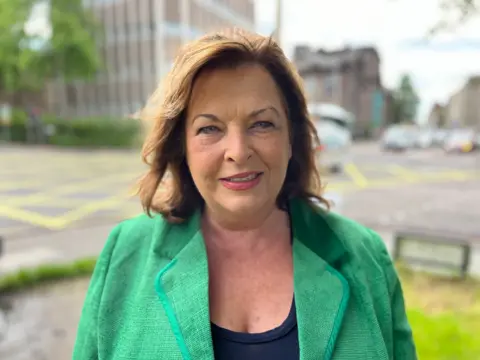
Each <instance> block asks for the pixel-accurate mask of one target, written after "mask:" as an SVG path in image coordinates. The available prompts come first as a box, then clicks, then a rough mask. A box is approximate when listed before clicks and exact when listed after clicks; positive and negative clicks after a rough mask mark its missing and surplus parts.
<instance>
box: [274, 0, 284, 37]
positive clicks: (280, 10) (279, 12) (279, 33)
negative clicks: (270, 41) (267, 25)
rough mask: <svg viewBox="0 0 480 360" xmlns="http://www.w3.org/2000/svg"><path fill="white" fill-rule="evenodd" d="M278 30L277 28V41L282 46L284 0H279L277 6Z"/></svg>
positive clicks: (276, 21) (276, 20) (276, 22)
mask: <svg viewBox="0 0 480 360" xmlns="http://www.w3.org/2000/svg"><path fill="white" fill-rule="evenodd" d="M276 8H277V9H276V10H277V12H276V19H275V24H276V27H277V28H276V30H275V41H276V42H277V44H278V46H280V47H282V25H283V24H282V13H283V3H282V0H277V6H276Z"/></svg>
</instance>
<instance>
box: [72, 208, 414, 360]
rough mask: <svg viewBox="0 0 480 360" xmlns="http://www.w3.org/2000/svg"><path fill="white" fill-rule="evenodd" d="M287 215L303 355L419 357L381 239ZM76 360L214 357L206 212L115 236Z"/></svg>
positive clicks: (336, 223) (307, 214) (327, 221)
mask: <svg viewBox="0 0 480 360" xmlns="http://www.w3.org/2000/svg"><path fill="white" fill-rule="evenodd" d="M290 216H291V221H292V224H293V225H292V227H293V237H294V238H293V260H294V291H295V304H296V311H297V321H298V336H299V344H300V359H301V360H314V359H315V360H317V359H334V360H364V359H365V360H387V359H395V360H400V359H401V360H403V359H405V360H411V359H416V353H415V346H414V343H413V339H412V332H411V328H410V326H409V323H408V321H407V317H406V315H405V307H404V300H403V294H402V289H401V286H400V282H399V279H398V276H397V273H396V272H395V269H394V267H393V265H392V262H391V260H390V257H389V255H388V253H387V251H386V248H385V245H384V243H383V241H382V240H381V239H380V237H379V236H378V235H377V234H376V233H375V232H373V231H372V230H370V229H367V228H365V227H363V226H361V225H359V224H357V223H355V222H353V221H351V220H348V219H346V218H344V217H341V216H339V215H336V214H334V213H329V212H326V211H324V210H320V209H314V208H312V207H311V206H309V205H308V204H307V203H306V202H304V201H301V200H292V201H291V202H290ZM73 359H74V360H93V359H99V360H120V359H121V360H127V359H138V360H160V359H161V360H170V359H172V360H190V359H192V360H210V359H213V347H212V340H211V333H210V317H209V305H208V266H207V254H206V250H205V244H204V241H203V237H202V233H201V231H200V211H198V212H197V213H196V214H195V215H193V216H192V217H191V218H190V219H189V220H188V221H186V222H184V223H183V224H181V225H179V224H170V223H167V222H166V221H165V220H164V219H163V218H162V217H160V216H156V217H153V218H149V217H147V216H146V215H142V216H139V217H136V218H134V219H131V220H127V221H125V222H123V223H121V224H119V225H118V226H117V227H116V228H115V229H114V230H113V231H112V233H111V235H110V237H109V239H108V241H107V243H106V245H105V248H104V250H103V252H102V254H101V255H100V257H99V259H98V262H97V266H96V269H95V272H94V274H93V277H92V280H91V285H90V288H89V290H88V294H87V297H86V300H85V305H84V309H83V312H82V317H81V320H80V324H79V328H78V335H77V341H76V345H75V350H74V355H73ZM280 360H281V359H280Z"/></svg>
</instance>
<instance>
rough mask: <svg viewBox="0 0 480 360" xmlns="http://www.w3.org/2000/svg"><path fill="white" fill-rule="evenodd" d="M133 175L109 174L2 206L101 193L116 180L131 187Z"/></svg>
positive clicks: (14, 200)
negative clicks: (72, 195) (95, 192)
mask: <svg viewBox="0 0 480 360" xmlns="http://www.w3.org/2000/svg"><path fill="white" fill-rule="evenodd" d="M135 175H138V174H137V173H135V174H131V173H127V174H125V173H123V174H110V175H109V176H103V177H100V178H94V179H91V180H89V181H80V182H76V183H73V184H67V185H63V186H59V187H57V188H56V189H49V190H46V191H43V192H38V193H36V194H32V195H28V196H22V197H14V198H12V199H9V200H6V201H4V202H3V205H14V206H18V205H20V206H26V205H34V204H42V203H47V202H50V201H51V200H52V199H53V198H55V197H58V196H61V195H67V194H72V193H76V192H77V193H82V192H85V191H86V190H87V191H88V190H95V189H97V190H100V191H101V186H103V185H106V184H108V183H109V182H113V181H117V180H122V181H128V180H130V181H131V185H132V186H133V185H134V183H135V180H134V179H135V177H134V176H135ZM125 187H126V189H125V191H126V192H127V191H128V190H129V189H128V185H125Z"/></svg>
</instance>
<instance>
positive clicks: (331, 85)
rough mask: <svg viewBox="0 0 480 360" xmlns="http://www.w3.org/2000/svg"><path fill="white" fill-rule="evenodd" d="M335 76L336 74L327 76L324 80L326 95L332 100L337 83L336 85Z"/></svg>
mask: <svg viewBox="0 0 480 360" xmlns="http://www.w3.org/2000/svg"><path fill="white" fill-rule="evenodd" d="M335 80H336V78H335V75H334V74H327V75H326V76H325V79H324V93H325V96H327V97H329V98H331V97H333V94H334V91H335V87H336V83H335Z"/></svg>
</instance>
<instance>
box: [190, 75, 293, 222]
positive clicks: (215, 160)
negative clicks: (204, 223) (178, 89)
mask: <svg viewBox="0 0 480 360" xmlns="http://www.w3.org/2000/svg"><path fill="white" fill-rule="evenodd" d="M186 152H187V162H188V166H189V169H190V172H191V174H192V177H193V181H194V182H195V185H196V186H197V189H198V191H199V192H200V194H201V195H202V197H203V199H204V200H205V202H206V205H207V207H208V208H209V209H210V210H211V211H213V212H214V213H218V214H221V215H222V216H232V215H233V216H237V215H239V216H252V214H258V215H260V214H261V213H265V212H268V211H272V210H273V209H274V207H275V206H276V205H275V202H276V198H277V195H278V194H279V192H280V190H281V188H282V185H283V182H284V180H285V176H286V172H287V166H288V162H289V160H290V157H291V147H290V141H289V123H288V119H287V116H286V113H285V109H284V106H283V102H282V98H281V95H280V93H279V91H278V89H277V87H276V84H275V82H274V80H273V78H272V77H271V76H270V74H269V73H268V72H267V71H266V70H265V69H264V68H263V67H261V66H258V65H244V66H241V67H238V68H236V69H219V70H211V71H205V72H203V73H201V74H200V75H199V77H198V78H197V80H196V81H195V84H194V86H193V90H192V96H191V100H190V103H189V105H188V111H187V122H186Z"/></svg>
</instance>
